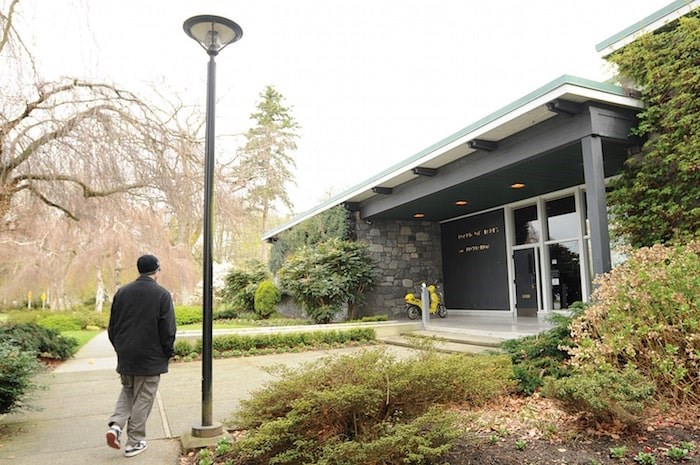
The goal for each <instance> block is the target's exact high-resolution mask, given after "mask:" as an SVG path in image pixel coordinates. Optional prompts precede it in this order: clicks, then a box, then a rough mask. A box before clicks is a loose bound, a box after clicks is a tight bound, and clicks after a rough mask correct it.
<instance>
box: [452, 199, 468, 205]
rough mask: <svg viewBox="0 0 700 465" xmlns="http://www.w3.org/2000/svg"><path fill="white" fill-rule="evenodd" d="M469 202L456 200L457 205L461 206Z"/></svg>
mask: <svg viewBox="0 0 700 465" xmlns="http://www.w3.org/2000/svg"><path fill="white" fill-rule="evenodd" d="M468 203H469V202H467V201H466V200H457V201H455V205H457V206H460V207H463V206H465V205H467V204H468Z"/></svg>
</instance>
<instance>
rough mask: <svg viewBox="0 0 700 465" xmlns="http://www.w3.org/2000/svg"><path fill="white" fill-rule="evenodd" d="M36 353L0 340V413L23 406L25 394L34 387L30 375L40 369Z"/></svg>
mask: <svg viewBox="0 0 700 465" xmlns="http://www.w3.org/2000/svg"><path fill="white" fill-rule="evenodd" d="M40 367H41V366H40V365H39V363H38V362H37V360H36V355H35V354H33V353H31V352H24V351H23V350H22V348H21V347H20V346H19V345H16V344H15V343H13V342H11V341H9V340H0V414H5V413H9V412H12V411H15V410H19V409H20V408H22V407H23V406H25V403H24V401H25V400H26V398H27V396H28V395H29V394H30V393H31V392H32V391H33V390H35V389H36V387H37V386H36V385H34V384H33V382H32V377H33V375H34V374H35V373H37V372H38V371H39V369H40Z"/></svg>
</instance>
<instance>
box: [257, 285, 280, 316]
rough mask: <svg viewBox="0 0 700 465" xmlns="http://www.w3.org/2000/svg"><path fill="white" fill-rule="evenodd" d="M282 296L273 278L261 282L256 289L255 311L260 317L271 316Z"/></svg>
mask: <svg viewBox="0 0 700 465" xmlns="http://www.w3.org/2000/svg"><path fill="white" fill-rule="evenodd" d="M280 298H281V295H280V290H279V289H278V288H277V286H276V285H275V283H274V282H272V280H269V279H267V280H265V281H263V282H261V283H260V284H258V287H257V289H256V290H255V304H254V306H255V313H257V314H258V316H260V318H263V319H266V318H269V317H270V316H271V315H272V314H274V313H275V311H276V310H277V304H279V303H280Z"/></svg>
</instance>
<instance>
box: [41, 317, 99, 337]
mask: <svg viewBox="0 0 700 465" xmlns="http://www.w3.org/2000/svg"><path fill="white" fill-rule="evenodd" d="M83 323H84V322H83V319H82V318H80V315H77V314H71V313H49V314H47V315H42V316H40V317H39V318H38V319H37V320H36V324H38V325H39V326H42V327H44V328H48V329H53V330H54V331H57V332H59V333H60V332H61V331H80V330H81V329H82V328H83ZM86 326H87V325H86Z"/></svg>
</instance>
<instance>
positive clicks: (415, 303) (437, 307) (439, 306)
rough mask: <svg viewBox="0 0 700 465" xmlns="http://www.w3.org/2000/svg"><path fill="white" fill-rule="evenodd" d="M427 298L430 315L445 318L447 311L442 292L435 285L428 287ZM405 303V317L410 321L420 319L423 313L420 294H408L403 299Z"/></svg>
mask: <svg viewBox="0 0 700 465" xmlns="http://www.w3.org/2000/svg"><path fill="white" fill-rule="evenodd" d="M428 296H429V297H430V314H431V315H435V314H437V316H439V317H440V318H445V317H446V316H447V309H446V308H445V304H444V303H443V300H444V299H443V297H442V291H440V290H439V289H438V287H437V285H435V284H431V285H430V286H428ZM403 300H404V301H405V302H406V315H407V316H408V318H409V319H410V320H416V319H418V318H420V316H421V312H422V311H423V302H421V296H420V294H418V295H416V294H414V293H412V292H409V293H408V294H406V295H405V296H404V297H403Z"/></svg>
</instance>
